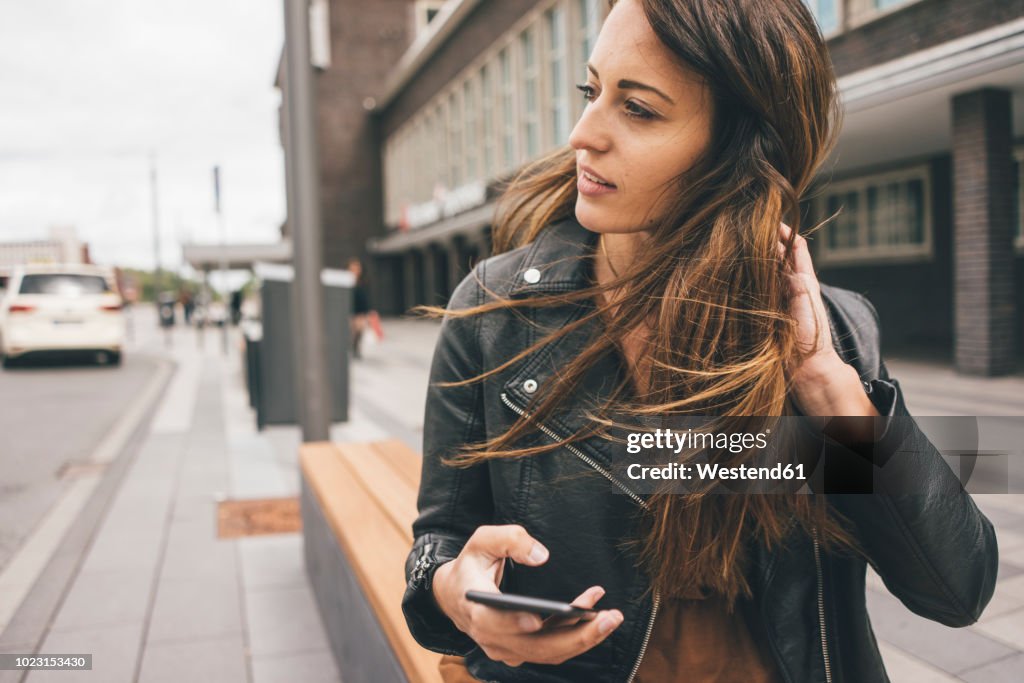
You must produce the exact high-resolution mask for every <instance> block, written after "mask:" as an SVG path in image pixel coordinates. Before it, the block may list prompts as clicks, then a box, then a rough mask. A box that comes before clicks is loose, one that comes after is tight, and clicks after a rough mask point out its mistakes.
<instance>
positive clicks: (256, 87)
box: [0, 0, 285, 268]
mask: <svg viewBox="0 0 1024 683" xmlns="http://www.w3.org/2000/svg"><path fill="white" fill-rule="evenodd" d="M282 7H283V1H282V0H173V1H168V0H0V240H2V241H7V240H13V239H29V238H45V237H46V236H47V235H48V232H49V227H50V226H52V225H73V226H74V227H75V228H76V230H77V232H78V236H79V238H80V239H82V240H83V241H86V242H88V243H89V246H90V249H91V253H92V257H93V260H94V261H97V262H99V263H107V264H114V265H120V266H135V267H144V268H150V267H152V265H153V261H154V256H153V229H152V225H153V222H152V217H151V203H150V184H149V165H150V162H149V150H151V149H152V150H154V151H155V152H156V154H157V168H158V177H159V206H160V212H159V215H160V228H161V229H160V237H161V247H162V249H161V255H162V259H161V260H162V262H163V264H164V267H172V268H177V267H178V266H179V265H180V263H181V247H180V244H181V242H183V241H189V240H193V241H198V242H204V241H205V242H216V241H218V240H219V234H220V233H219V228H218V223H217V217H216V214H215V213H214V210H213V189H212V188H213V181H212V175H213V171H212V168H213V166H214V165H215V164H220V166H221V174H222V207H223V210H224V216H225V219H226V223H227V233H228V241H247V242H272V241H276V240H277V239H278V237H279V234H280V233H279V227H280V225H281V222H282V221H283V219H284V213H285V201H284V186H283V183H284V167H283V163H284V162H283V153H282V150H281V147H280V144H279V141H278V133H277V108H278V103H279V100H280V98H279V94H278V92H277V91H276V90H275V89H274V87H273V82H274V75H275V69H276V67H277V60H278V56H279V54H280V50H281V45H282V34H283V28H282V23H283V9H282Z"/></svg>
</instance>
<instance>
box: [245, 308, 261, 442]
mask: <svg viewBox="0 0 1024 683" xmlns="http://www.w3.org/2000/svg"><path fill="white" fill-rule="evenodd" d="M242 337H243V338H244V339H245V387H246V389H247V390H248V392H249V407H250V408H252V409H253V410H255V409H256V406H257V404H258V401H259V395H260V381H259V380H260V374H259V368H260V340H262V339H263V326H262V325H261V324H260V323H259V322H257V321H255V320H244V321H242ZM257 417H258V416H257ZM257 426H258V427H259V428H260V429H262V425H257Z"/></svg>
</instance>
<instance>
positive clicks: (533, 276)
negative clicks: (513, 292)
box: [523, 268, 540, 285]
mask: <svg viewBox="0 0 1024 683" xmlns="http://www.w3.org/2000/svg"><path fill="white" fill-rule="evenodd" d="M523 279H524V280H526V281H527V282H529V283H530V284H531V285H533V284H536V283H538V282H540V271H539V270H537V269H536V268H530V269H528V270H527V271H526V272H525V273H523Z"/></svg>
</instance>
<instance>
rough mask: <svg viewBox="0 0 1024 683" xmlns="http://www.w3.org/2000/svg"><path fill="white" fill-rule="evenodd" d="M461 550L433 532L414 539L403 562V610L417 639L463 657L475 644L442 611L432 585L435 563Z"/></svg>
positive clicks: (434, 647)
mask: <svg viewBox="0 0 1024 683" xmlns="http://www.w3.org/2000/svg"><path fill="white" fill-rule="evenodd" d="M460 551H461V545H460V544H458V543H456V542H454V541H452V540H450V539H444V538H440V537H438V536H436V535H433V534H426V535H424V536H421V537H420V538H419V539H417V542H416V543H415V545H414V546H413V549H412V552H411V553H409V557H408V559H407V560H406V562H405V576H406V580H407V584H406V589H405V595H404V596H403V597H402V613H403V614H404V615H405V621H406V623H407V624H408V626H409V632H410V633H411V634H412V637H413V638H414V639H415V640H416V642H417V643H419V644H420V645H422V646H423V647H425V648H426V649H428V650H431V651H433V652H439V653H442V654H448V655H458V656H460V657H465V656H466V655H467V654H469V653H470V652H472V651H473V650H475V649H476V648H477V644H476V642H475V641H474V640H473V639H472V638H470V637H469V636H468V635H466V634H465V633H463V632H462V631H460V630H459V629H458V628H457V627H456V626H455V623H454V622H453V621H452V620H451V619H450V618H449V617H448V615H446V614H445V613H444V612H442V611H441V608H440V607H439V606H438V604H437V601H436V600H435V599H434V591H433V587H432V586H433V582H434V573H435V572H437V569H438V567H440V566H441V565H442V564H444V563H445V562H450V561H452V560H454V559H455V558H456V557H458V555H459V552H460Z"/></svg>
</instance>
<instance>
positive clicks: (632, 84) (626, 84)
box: [587, 63, 675, 105]
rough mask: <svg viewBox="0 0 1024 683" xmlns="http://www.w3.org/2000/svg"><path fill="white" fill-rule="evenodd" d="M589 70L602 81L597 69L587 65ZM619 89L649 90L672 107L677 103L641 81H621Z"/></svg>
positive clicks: (625, 79) (624, 79)
mask: <svg viewBox="0 0 1024 683" xmlns="http://www.w3.org/2000/svg"><path fill="white" fill-rule="evenodd" d="M587 68H588V69H590V72H591V73H593V74H594V78H597V79H598V80H600V78H601V77H600V76H599V75H598V74H597V69H595V68H594V67H593V66H591V65H590V64H589V63H588V64H587ZM619 89H620V90H649V91H650V92H652V93H654V94H655V95H658V96H660V97H662V98H663V99H664V100H665V101H666V102H668V103H669V104H672V105H674V104H675V101H674V100H673V99H672V98H671V97H669V96H668V95H666V94H665V93H663V92H661V91H660V90H658V89H657V88H655V87H654V86H653V85H647V84H646V83H641V82H639V81H631V80H629V79H627V78H623V79H622V80H621V81H619Z"/></svg>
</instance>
